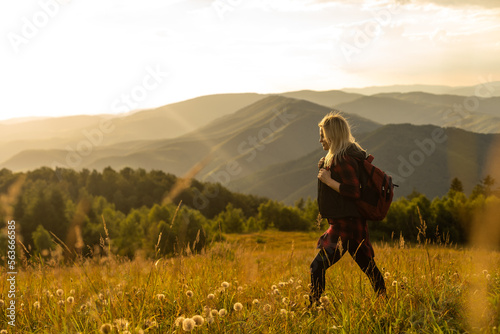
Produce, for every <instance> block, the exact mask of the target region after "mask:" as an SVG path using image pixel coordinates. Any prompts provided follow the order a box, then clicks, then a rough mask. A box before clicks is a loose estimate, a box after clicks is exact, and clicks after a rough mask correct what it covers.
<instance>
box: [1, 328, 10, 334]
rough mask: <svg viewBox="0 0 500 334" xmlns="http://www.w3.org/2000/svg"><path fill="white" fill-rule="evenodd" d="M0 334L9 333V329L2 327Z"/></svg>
mask: <svg viewBox="0 0 500 334" xmlns="http://www.w3.org/2000/svg"><path fill="white" fill-rule="evenodd" d="M0 334H8V333H7V330H6V329H2V330H1V331H0Z"/></svg>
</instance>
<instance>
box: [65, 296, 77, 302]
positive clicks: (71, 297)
mask: <svg viewBox="0 0 500 334" xmlns="http://www.w3.org/2000/svg"><path fill="white" fill-rule="evenodd" d="M66 302H67V303H68V304H73V303H74V302H75V297H73V296H69V297H68V298H66Z"/></svg>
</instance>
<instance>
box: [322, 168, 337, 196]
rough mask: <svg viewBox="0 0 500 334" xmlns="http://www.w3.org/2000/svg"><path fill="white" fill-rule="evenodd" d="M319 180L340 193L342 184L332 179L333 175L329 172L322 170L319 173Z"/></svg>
mask: <svg viewBox="0 0 500 334" xmlns="http://www.w3.org/2000/svg"><path fill="white" fill-rule="evenodd" d="M318 179H319V180H320V181H321V182H323V183H324V184H326V185H327V186H329V187H330V188H332V189H333V190H335V191H336V192H340V183H339V182H337V181H335V180H334V179H332V174H331V173H330V171H329V170H326V169H324V168H321V169H320V170H319V173H318Z"/></svg>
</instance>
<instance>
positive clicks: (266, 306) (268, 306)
mask: <svg viewBox="0 0 500 334" xmlns="http://www.w3.org/2000/svg"><path fill="white" fill-rule="evenodd" d="M271 309H272V308H271V305H269V304H266V305H264V312H271Z"/></svg>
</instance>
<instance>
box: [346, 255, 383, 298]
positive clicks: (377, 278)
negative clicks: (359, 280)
mask: <svg viewBox="0 0 500 334" xmlns="http://www.w3.org/2000/svg"><path fill="white" fill-rule="evenodd" d="M351 255H352V257H353V258H354V260H355V261H356V263H357V264H358V266H359V267H360V268H361V270H363V272H364V273H365V274H366V276H368V278H369V279H370V283H371V284H372V287H373V290H375V292H376V293H377V294H378V295H384V294H385V282H384V277H383V276H382V273H381V272H380V270H379V269H378V267H377V265H376V264H375V260H374V259H373V258H371V257H368V256H366V255H364V254H363V253H355V254H353V253H351Z"/></svg>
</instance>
